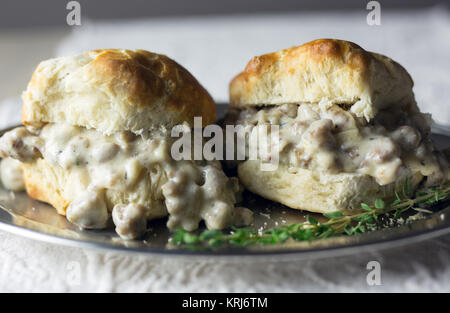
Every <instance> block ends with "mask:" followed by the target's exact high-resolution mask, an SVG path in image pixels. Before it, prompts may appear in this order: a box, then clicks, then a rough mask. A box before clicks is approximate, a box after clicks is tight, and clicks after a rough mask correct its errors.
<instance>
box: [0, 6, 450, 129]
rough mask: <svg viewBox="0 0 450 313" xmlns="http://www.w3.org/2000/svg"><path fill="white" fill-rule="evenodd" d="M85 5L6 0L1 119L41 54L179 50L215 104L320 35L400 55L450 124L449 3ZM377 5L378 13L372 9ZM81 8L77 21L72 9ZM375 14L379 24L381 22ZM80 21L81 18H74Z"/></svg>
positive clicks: (0, 38) (422, 95) (8, 117)
mask: <svg viewBox="0 0 450 313" xmlns="http://www.w3.org/2000/svg"><path fill="white" fill-rule="evenodd" d="M77 3H78V4H79V10H78V9H77V4H76V3H75V6H74V2H73V1H66V0H34V1H26V0H2V1H1V2H0V48H1V49H0V82H1V84H0V125H2V126H5V125H11V124H14V123H17V122H18V121H19V115H18V112H19V111H20V105H21V103H20V98H19V96H20V94H21V92H22V90H24V89H25V88H26V84H27V82H28V80H29V78H30V76H31V73H32V71H33V70H34V68H35V67H36V65H37V64H38V63H39V61H41V60H43V59H48V58H51V57H55V56H62V55H70V54H74V53H79V52H82V51H85V50H90V49H95V48H127V49H136V48H140V49H146V50H150V51H153V52H158V53H163V54H166V55H168V56H170V57H172V58H173V59H175V60H176V61H178V62H179V63H181V64H182V65H184V66H185V67H186V68H187V69H188V70H190V71H191V72H192V73H193V74H194V75H195V76H196V77H197V78H198V79H199V81H200V82H201V83H202V84H203V85H204V86H205V87H206V88H207V89H208V90H209V91H210V93H211V94H212V95H213V97H214V98H215V99H216V101H218V102H226V101H227V98H228V91H227V89H228V82H229V81H230V80H231V78H232V77H233V76H234V75H236V74H237V73H238V72H240V71H241V70H242V69H243V68H244V66H245V64H246V63H247V62H248V60H249V59H250V58H251V57H252V56H254V55H259V54H263V53H267V52H272V51H275V50H279V49H283V48H288V47H290V46H294V45H300V44H302V43H305V42H307V41H310V40H313V39H317V38H338V39H346V40H350V41H353V42H356V43H357V44H359V45H361V46H362V47H363V48H365V49H367V50H371V51H375V52H379V53H382V54H386V55H388V56H389V57H391V58H393V59H394V60H396V61H398V62H399V63H401V64H402V65H403V66H405V67H406V68H407V70H408V71H409V72H410V73H411V75H412V77H413V79H414V81H415V93H416V98H417V101H418V103H419V105H420V107H421V108H422V110H424V111H429V112H431V113H433V116H434V118H435V120H436V121H437V122H439V123H441V124H447V125H450V57H449V51H450V11H449V8H450V6H449V2H448V1H444V0H423V1H421V0H404V1H400V0H384V1H383V0H380V1H366V0H340V1H335V0H325V1H304V0H277V1H273V0H226V1H212V0H165V1H163V0H147V1H144V0H127V1H120V0H79V1H77ZM374 3H375V4H374ZM377 4H379V8H380V10H379V12H375V11H374V10H376V7H374V5H375V6H377ZM68 5H69V6H68ZM76 10H78V12H79V13H80V14H79V16H78V20H77V19H76V18H74V15H73V14H74V12H75V11H76ZM75 13H76V12H75ZM375 13H376V14H377V18H379V19H378V22H379V23H378V22H376V23H375V22H374V21H375V20H374V15H373V14H375ZM70 14H72V15H70ZM68 15H69V17H68ZM68 19H69V21H68ZM77 21H79V22H80V23H81V25H73V24H74V23H75V22H77ZM75 24H77V23H75ZM377 24H379V25H377ZM12 116H14V117H12Z"/></svg>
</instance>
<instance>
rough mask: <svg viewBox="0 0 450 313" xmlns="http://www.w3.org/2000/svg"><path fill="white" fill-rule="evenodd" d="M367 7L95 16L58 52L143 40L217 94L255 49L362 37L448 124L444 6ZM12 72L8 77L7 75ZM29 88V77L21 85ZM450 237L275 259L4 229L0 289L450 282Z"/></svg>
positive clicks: (5, 117) (2, 112)
mask: <svg viewBox="0 0 450 313" xmlns="http://www.w3.org/2000/svg"><path fill="white" fill-rule="evenodd" d="M381 22H382V25H381V26H368V25H367V24H366V12H365V11H364V10H361V12H354V13H342V14H336V13H334V14H306V13H304V14H291V15H284V16H280V15H276V16H272V15H266V16H252V17H251V16H247V17H236V16H235V17H209V18H186V19H180V18H178V19H168V20H163V19H161V20H158V19H154V20H149V21H133V22H120V23H112V22H110V23H97V22H88V21H84V20H82V23H83V26H81V27H78V28H76V29H75V30H74V31H73V33H72V34H70V36H68V37H67V38H65V39H64V40H63V42H62V43H61V44H60V46H59V48H58V49H57V51H55V52H54V55H65V54H71V53H74V52H77V51H83V50H88V49H92V48H107V47H111V48H116V47H117V48H118V47H120V48H142V49H148V50H151V51H155V52H160V53H164V54H167V55H169V56H171V57H173V58H174V59H176V60H177V61H178V62H180V63H181V64H183V65H185V66H186V67H187V68H188V69H189V70H191V71H192V73H193V74H194V75H196V76H197V77H198V79H199V80H200V81H201V82H202V83H203V84H204V85H205V86H206V88H207V89H208V90H209V91H210V92H211V93H212V94H213V96H214V97H215V98H216V99H217V100H218V101H226V99H227V83H228V81H229V80H230V78H231V77H232V76H233V75H234V74H236V73H237V72H238V71H240V70H241V69H242V68H243V67H244V65H245V63H246V62H247V61H248V59H249V58H250V57H251V56H253V55H256V54H261V53H264V52H269V51H274V50H277V49H280V48H285V47H289V46H292V45H297V44H300V43H303V42H306V41H309V40H312V39H315V38H323V37H333V38H341V39H347V40H351V41H354V42H357V43H359V44H360V45H362V46H363V47H365V48H367V49H369V50H372V51H376V52H380V53H384V54H387V55H389V56H391V57H392V58H393V59H395V60H397V61H399V62H400V63H401V64H403V65H404V66H405V67H406V68H407V69H408V70H409V72H410V73H411V75H412V76H413V78H414V80H415V83H416V85H415V92H416V97H417V100H418V102H419V104H420V106H421V108H422V110H424V111H429V112H432V113H433V114H434V118H435V119H436V120H437V121H438V122H440V123H447V124H450V104H449V102H448V101H449V100H448V99H450V58H449V54H448V51H450V15H449V13H448V12H446V11H444V10H442V9H440V8H436V9H433V10H430V11H422V12H404V11H403V12H399V13H389V12H386V13H384V12H383V11H382V19H381ZM2 79H5V77H2ZM24 87H25V86H24ZM19 111H20V105H18V102H17V100H16V99H7V100H5V101H3V103H1V104H0V127H5V126H8V125H12V124H14V123H17V122H18V121H19V119H20V115H19ZM373 260H375V261H378V262H380V264H381V277H382V285H381V286H369V285H368V284H367V283H366V275H367V273H368V270H367V269H366V265H367V263H368V262H369V261H373ZM449 260H450V238H449V237H448V236H447V237H444V238H438V239H434V240H428V241H425V242H422V243H419V244H415V245H410V246H405V247H402V248H396V249H392V250H386V251H374V252H372V253H358V254H357V255H350V256H343V257H337V258H332V259H316V260H307V261H305V260H304V261H295V262H287V263H279V262H274V261H267V262H266V261H263V260H261V261H260V262H252V263H246V262H240V263H238V264H237V263H236V262H210V261H201V262H199V261H195V262H192V261H186V260H180V259H176V258H172V257H169V256H168V257H165V258H157V259H154V258H153V259H152V258H149V257H143V256H136V255H124V254H118V253H113V252H104V251H90V250H83V249H80V248H69V247H62V246H55V245H51V244H46V243H41V242H37V241H33V240H30V239H24V238H20V237H17V236H15V235H11V234H7V233H4V232H0V291H160V292H164V291H176V292H188V291H203V292H215V291H233V292H245V291H249V292H250V291H261V292H263V291H265V292H271V291H280V292H283V291H287V292H289V291H294V292H295V291H450V265H449V263H450V262H449Z"/></svg>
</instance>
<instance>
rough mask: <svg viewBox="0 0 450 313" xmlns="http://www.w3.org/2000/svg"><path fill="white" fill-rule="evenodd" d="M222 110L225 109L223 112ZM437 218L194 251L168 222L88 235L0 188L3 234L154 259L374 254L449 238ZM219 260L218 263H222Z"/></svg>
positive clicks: (266, 211)
mask: <svg viewBox="0 0 450 313" xmlns="http://www.w3.org/2000/svg"><path fill="white" fill-rule="evenodd" d="M219 108H220V107H219ZM433 140H434V141H435V143H436V145H437V146H438V147H440V148H446V147H450V136H448V135H442V133H441V134H433ZM245 202H246V203H244V204H243V205H245V206H247V207H249V208H251V209H253V210H254V211H255V223H254V226H253V227H254V228H255V229H259V228H263V229H266V228H271V227H274V226H276V225H284V224H291V223H299V222H302V221H304V219H305V214H306V213H305V212H301V211H296V210H292V209H289V208H287V207H284V206H281V205H279V204H276V203H273V202H270V201H267V200H264V199H262V198H259V197H257V196H254V195H252V194H250V193H246V196H245ZM434 211H436V213H434V214H432V215H431V216H430V217H428V218H426V219H423V220H419V221H416V222H414V223H412V224H408V225H404V226H399V227H394V228H389V229H383V230H378V231H374V232H371V233H366V234H362V235H357V236H339V237H333V238H328V239H324V240H317V241H313V242H288V243H284V244H281V245H266V246H260V245H256V246H249V247H244V248H236V247H222V248H219V249H200V250H196V249H191V248H183V247H179V246H173V245H171V244H169V243H168V242H169V238H170V236H171V234H170V232H169V231H168V230H167V228H166V226H165V222H166V220H165V219H162V220H156V221H152V222H150V223H149V228H150V231H149V232H148V234H147V236H146V237H145V238H144V239H143V240H138V241H125V240H122V239H120V238H119V237H118V236H117V235H116V234H115V232H114V230H113V226H112V225H111V227H110V228H109V229H108V230H104V231H83V230H80V229H78V228H77V227H76V226H74V225H72V224H71V223H69V222H68V221H67V220H66V218H65V217H63V216H61V215H58V214H57V213H56V211H55V209H53V208H52V207H51V206H49V205H47V204H45V203H42V202H39V201H36V200H33V199H31V198H30V197H28V196H27V194H26V193H24V192H21V193H13V192H10V191H7V190H5V189H3V188H1V187H0V229H1V230H4V231H8V232H11V233H14V234H17V235H20V236H24V237H28V238H31V239H35V240H40V241H45V242H49V243H54V244H62V245H66V246H75V247H83V248H100V249H107V250H114V251H122V252H129V253H141V254H147V255H152V256H158V255H159V256H184V257H188V258H195V257H201V258H205V257H214V258H218V257H220V258H226V259H230V258H237V259H238V260H239V259H240V258H241V257H243V256H246V258H248V257H252V259H253V260H256V259H259V260H267V258H269V257H270V258H276V259H280V258H288V259H300V258H306V257H308V258H310V257H322V256H335V255H342V254H347V253H353V252H355V250H358V251H361V250H372V249H375V248H383V247H393V246H396V245H402V244H406V243H412V242H416V241H419V240H424V239H428V238H432V237H436V236H440V235H443V234H447V233H450V206H448V203H447V204H440V205H439V206H438V207H435V208H434ZM220 258H218V259H220Z"/></svg>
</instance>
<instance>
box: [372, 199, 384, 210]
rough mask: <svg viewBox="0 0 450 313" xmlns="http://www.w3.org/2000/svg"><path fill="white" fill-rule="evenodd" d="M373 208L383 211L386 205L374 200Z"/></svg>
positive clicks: (379, 200) (381, 201)
mask: <svg viewBox="0 0 450 313" xmlns="http://www.w3.org/2000/svg"><path fill="white" fill-rule="evenodd" d="M375 207H376V208H377V209H384V208H385V207H386V204H385V203H384V201H383V200H381V199H380V198H376V199H375Z"/></svg>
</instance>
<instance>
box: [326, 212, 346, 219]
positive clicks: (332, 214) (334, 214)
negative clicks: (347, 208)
mask: <svg viewBox="0 0 450 313" xmlns="http://www.w3.org/2000/svg"><path fill="white" fill-rule="evenodd" d="M323 216H325V217H328V218H329V219H332V218H341V217H343V216H344V215H343V214H342V213H341V212H339V211H335V212H329V213H323Z"/></svg>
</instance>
